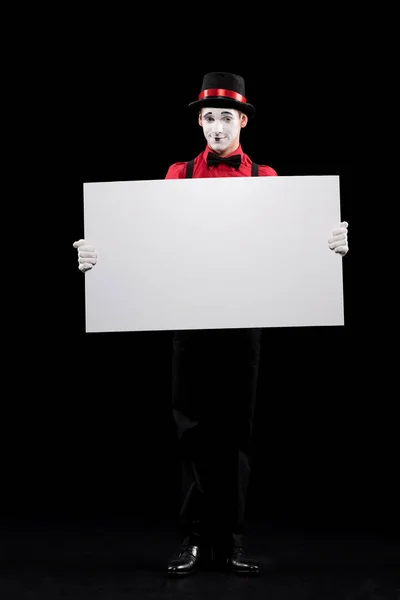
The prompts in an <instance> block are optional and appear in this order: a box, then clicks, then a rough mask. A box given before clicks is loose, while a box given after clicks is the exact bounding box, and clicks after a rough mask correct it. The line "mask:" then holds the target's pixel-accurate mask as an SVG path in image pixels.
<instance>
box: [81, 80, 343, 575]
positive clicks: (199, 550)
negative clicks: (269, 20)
mask: <svg viewBox="0 0 400 600" xmlns="http://www.w3.org/2000/svg"><path fill="white" fill-rule="evenodd" d="M189 107H190V108H191V109H192V110H194V111H196V112H197V115H198V122H199V125H200V127H202V129H203V133H204V136H205V139H206V142H207V144H206V148H205V150H204V151H203V152H201V153H200V154H199V155H198V156H197V157H196V158H194V159H193V160H191V161H188V162H179V163H174V164H173V165H171V166H170V167H169V169H168V171H167V174H166V179H182V178H186V177H193V178H202V177H250V176H266V177H271V176H276V175H277V173H276V171H275V170H274V169H273V168H271V167H270V166H267V165H256V164H255V163H253V161H252V160H251V159H250V158H249V156H247V154H245V153H244V152H243V149H242V146H241V143H240V133H241V130H242V129H243V128H244V127H246V125H247V124H248V122H249V120H250V119H252V118H253V117H254V115H255V108H254V106H253V105H251V104H250V103H249V102H248V101H247V98H246V93H245V82H244V79H243V78H242V77H241V76H239V75H235V74H232V73H224V72H213V73H208V74H206V75H205V76H204V78H203V83H202V87H201V91H200V94H199V97H198V99H197V100H195V101H194V102H191V103H190V104H189ZM347 227H348V224H347V223H346V222H343V223H341V224H340V226H339V227H338V228H337V229H334V230H333V233H332V237H331V238H329V240H328V243H329V247H330V248H331V250H332V251H334V252H336V253H337V254H339V255H340V256H345V255H346V254H347V252H348V241H347ZM74 247H75V248H77V249H78V263H79V269H80V270H81V271H83V272H86V271H88V270H90V269H91V268H93V266H94V265H95V264H96V262H97V254H96V251H95V249H94V248H93V247H90V246H87V245H86V242H85V240H79V241H78V242H75V243H74ZM261 333H262V330H261V329H232V330H202V331H194V330H186V331H176V332H174V335H173V359H172V387H173V389H172V410H173V418H174V423H175V426H176V431H177V435H178V440H179V444H180V450H181V457H182V505H181V511H180V535H181V545H180V548H179V550H178V552H177V553H176V555H175V556H174V557H172V559H171V561H170V563H169V565H168V573H169V574H170V575H188V574H190V573H194V572H195V571H196V570H197V569H198V568H199V567H200V566H201V565H202V564H204V563H205V562H206V561H207V558H208V557H209V556H210V555H213V556H214V557H215V558H220V559H221V560H222V562H223V564H224V565H225V566H226V567H228V568H229V569H230V570H231V571H233V572H235V573H238V574H242V573H246V574H257V573H258V572H259V565H258V564H257V563H256V562H255V561H254V560H253V559H251V557H250V556H248V554H247V553H246V552H245V551H244V549H243V545H244V516H245V507H246V497H247V489H248V483H249V476H250V465H251V456H252V431H253V415H254V409H255V401H256V388H257V378H258V369H259V361H260V344H261ZM204 559H205V560H204Z"/></svg>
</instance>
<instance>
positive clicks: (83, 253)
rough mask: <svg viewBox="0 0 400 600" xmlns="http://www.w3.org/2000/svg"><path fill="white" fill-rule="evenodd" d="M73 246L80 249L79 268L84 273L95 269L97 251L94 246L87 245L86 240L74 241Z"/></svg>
mask: <svg viewBox="0 0 400 600" xmlns="http://www.w3.org/2000/svg"><path fill="white" fill-rule="evenodd" d="M73 247H74V248H77V249H78V263H79V269H80V270H81V271H82V272H83V273H86V271H89V270H90V269H93V267H94V265H95V264H96V263H97V252H96V250H95V249H94V248H93V246H86V240H78V241H77V242H74V243H73Z"/></svg>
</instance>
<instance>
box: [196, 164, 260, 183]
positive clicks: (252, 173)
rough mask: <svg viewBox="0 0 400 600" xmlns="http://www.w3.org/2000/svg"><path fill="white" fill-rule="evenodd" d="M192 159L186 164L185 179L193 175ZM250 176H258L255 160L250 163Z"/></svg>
mask: <svg viewBox="0 0 400 600" xmlns="http://www.w3.org/2000/svg"><path fill="white" fill-rule="evenodd" d="M193 167H194V160H189V162H188V163H187V165H186V179H190V178H191V177H192V176H193ZM251 176H252V177H258V164H257V163H255V162H252V163H251Z"/></svg>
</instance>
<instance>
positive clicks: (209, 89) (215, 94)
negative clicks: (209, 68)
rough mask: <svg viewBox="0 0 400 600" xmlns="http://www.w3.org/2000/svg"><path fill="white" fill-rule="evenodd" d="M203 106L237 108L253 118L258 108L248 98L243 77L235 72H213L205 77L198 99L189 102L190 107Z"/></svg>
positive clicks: (198, 107)
mask: <svg viewBox="0 0 400 600" xmlns="http://www.w3.org/2000/svg"><path fill="white" fill-rule="evenodd" d="M203 106H212V107H216V108H219V107H222V106H227V107H228V108H235V109H236V110H240V111H241V112H244V113H245V114H246V115H247V116H248V117H249V119H251V118H252V117H253V116H254V114H255V112H256V109H255V108H254V106H253V105H252V104H249V103H248V102H247V99H246V90H245V83H244V79H243V77H241V76H240V75H234V74H233V73H221V72H213V73H207V74H206V75H204V77H203V85H202V86H201V92H200V94H199V98H198V100H195V101H194V102H191V103H190V104H189V107H190V108H197V109H200V108H202V107H203Z"/></svg>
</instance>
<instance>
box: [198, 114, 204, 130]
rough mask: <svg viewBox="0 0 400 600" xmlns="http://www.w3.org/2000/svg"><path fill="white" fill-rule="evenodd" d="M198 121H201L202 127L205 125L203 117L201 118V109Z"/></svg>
mask: <svg viewBox="0 0 400 600" xmlns="http://www.w3.org/2000/svg"><path fill="white" fill-rule="evenodd" d="M198 122H199V125H200V127H203V119H202V118H201V111H199V118H198Z"/></svg>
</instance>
